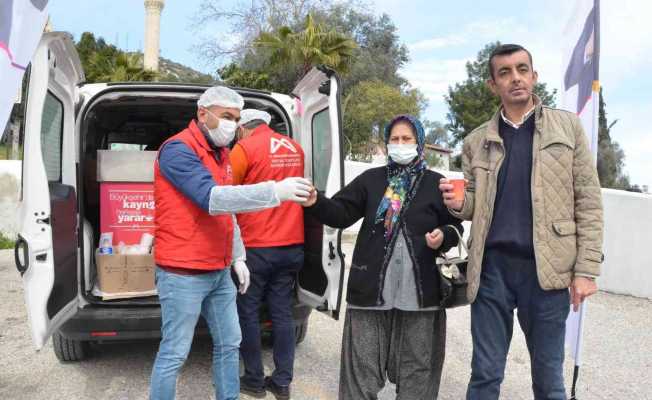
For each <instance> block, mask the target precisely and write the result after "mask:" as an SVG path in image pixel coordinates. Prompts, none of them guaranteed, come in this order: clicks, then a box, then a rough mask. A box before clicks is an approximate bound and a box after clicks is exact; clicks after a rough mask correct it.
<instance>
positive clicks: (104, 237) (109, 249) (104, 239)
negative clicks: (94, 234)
mask: <svg viewBox="0 0 652 400" xmlns="http://www.w3.org/2000/svg"><path fill="white" fill-rule="evenodd" d="M100 254H113V232H107V233H103V234H101V235H100Z"/></svg>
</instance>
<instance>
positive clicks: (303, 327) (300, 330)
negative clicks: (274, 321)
mask: <svg viewBox="0 0 652 400" xmlns="http://www.w3.org/2000/svg"><path fill="white" fill-rule="evenodd" d="M307 334H308V320H307V319H306V321H305V322H304V323H303V324H300V325H297V327H296V328H294V337H295V339H296V341H297V345H298V344H299V343H301V342H303V341H304V339H305V338H306V335H307Z"/></svg>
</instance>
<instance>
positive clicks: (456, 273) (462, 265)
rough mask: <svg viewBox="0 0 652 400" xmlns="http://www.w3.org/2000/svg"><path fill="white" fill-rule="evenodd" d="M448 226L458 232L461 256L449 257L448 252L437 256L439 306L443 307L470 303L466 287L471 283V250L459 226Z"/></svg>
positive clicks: (458, 246) (458, 245)
mask: <svg viewBox="0 0 652 400" xmlns="http://www.w3.org/2000/svg"><path fill="white" fill-rule="evenodd" d="M447 226H449V227H451V228H453V230H454V231H455V233H457V237H458V238H459V242H458V244H457V250H458V252H459V256H457V257H448V256H447V255H446V254H444V253H441V254H440V257H437V259H436V261H435V264H436V268H437V272H438V273H439V293H440V295H441V300H440V302H439V306H440V307H442V308H454V307H460V306H465V305H468V304H469V300H468V298H467V296H466V288H467V287H468V284H469V282H468V280H467V279H466V266H467V264H468V252H469V251H468V248H467V247H466V244H465V243H464V240H463V239H462V235H461V234H460V232H459V231H458V230H457V228H456V227H454V226H453V225H447ZM462 248H464V251H465V252H466V254H467V256H465V257H462Z"/></svg>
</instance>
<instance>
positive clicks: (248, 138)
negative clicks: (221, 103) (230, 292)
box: [231, 109, 304, 399]
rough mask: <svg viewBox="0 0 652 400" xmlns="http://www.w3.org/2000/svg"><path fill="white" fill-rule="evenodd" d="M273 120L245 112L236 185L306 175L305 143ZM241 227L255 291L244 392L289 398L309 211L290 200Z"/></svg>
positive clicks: (247, 324)
mask: <svg viewBox="0 0 652 400" xmlns="http://www.w3.org/2000/svg"><path fill="white" fill-rule="evenodd" d="M270 121H271V116H270V115H269V114H268V113H266V112H264V111H259V110H254V109H250V110H243V111H242V114H241V120H240V124H239V126H240V128H239V133H238V138H239V140H238V142H237V143H236V145H235V147H234V148H233V151H232V153H231V154H232V158H231V160H232V165H233V183H234V184H244V185H252V184H257V183H259V182H265V181H269V180H273V181H276V182H279V181H282V180H283V179H287V178H289V177H302V176H303V167H304V154H303V150H302V149H301V146H299V144H298V143H297V142H295V141H294V140H292V139H290V138H289V137H287V136H285V135H281V134H279V133H277V132H274V131H273V130H272V129H271V128H270V127H269V123H270ZM238 225H240V229H241V232H242V239H243V241H244V245H245V248H246V252H247V263H248V265H249V269H250V271H251V286H250V288H249V291H248V292H247V293H241V294H240V295H238V314H239V316H240V328H241V329H242V344H241V346H240V354H241V355H242V359H243V361H244V366H245V372H244V376H243V377H242V378H241V381H240V392H241V393H245V394H248V395H250V396H253V397H257V398H263V397H265V392H266V390H269V391H270V392H271V393H272V394H273V395H274V396H275V397H276V398H277V399H289V398H290V382H291V381H292V370H293V364H294V347H295V337H294V320H293V318H292V299H293V295H294V291H293V289H294V284H295V278H296V274H297V272H298V271H299V269H300V268H301V267H302V266H303V209H302V207H301V206H300V205H299V204H296V203H284V204H282V205H281V206H280V207H277V208H274V209H270V210H265V211H259V212H255V213H248V214H238ZM270 232H274V235H270ZM263 300H264V301H265V302H266V303H267V306H268V309H269V314H270V317H271V320H272V334H273V337H274V365H275V367H276V368H275V370H274V372H273V374H272V375H271V376H269V377H265V376H264V371H263V364H262V360H261V343H260V340H261V339H260V324H259V310H260V305H261V302H262V301H263Z"/></svg>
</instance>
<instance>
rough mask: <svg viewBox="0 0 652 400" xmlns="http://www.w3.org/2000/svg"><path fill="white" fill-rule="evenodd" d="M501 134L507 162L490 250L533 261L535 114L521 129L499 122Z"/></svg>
mask: <svg viewBox="0 0 652 400" xmlns="http://www.w3.org/2000/svg"><path fill="white" fill-rule="evenodd" d="M498 131H499V133H500V137H501V138H502V139H503V144H504V147H505V158H504V159H503V162H502V165H501V167H500V171H498V186H497V191H496V201H495V203H494V215H493V220H492V222H491V229H490V230H489V235H488V236H487V244H486V247H487V249H496V250H503V251H509V252H510V253H516V254H519V255H522V256H526V257H534V244H533V237H532V140H533V136H534V113H532V115H531V116H530V117H529V118H528V119H527V120H526V121H525V122H524V123H523V124H522V125H521V126H520V127H519V128H518V129H516V128H514V127H513V126H511V125H509V124H507V123H506V122H505V121H503V119H502V118H500V122H499V126H498Z"/></svg>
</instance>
